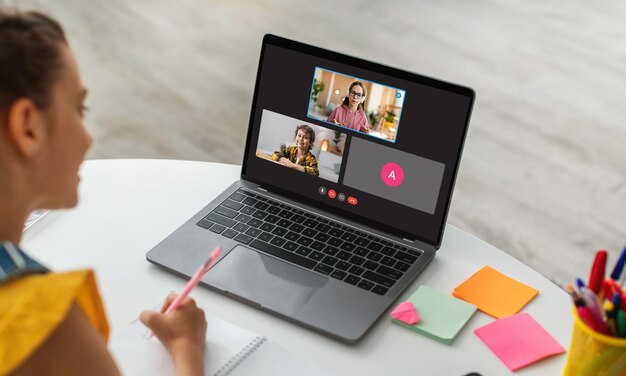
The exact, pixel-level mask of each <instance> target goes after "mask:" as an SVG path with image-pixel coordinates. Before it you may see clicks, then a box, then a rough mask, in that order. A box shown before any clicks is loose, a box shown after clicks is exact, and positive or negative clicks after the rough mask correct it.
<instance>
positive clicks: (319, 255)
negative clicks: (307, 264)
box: [309, 251, 324, 261]
mask: <svg viewBox="0 0 626 376" xmlns="http://www.w3.org/2000/svg"><path fill="white" fill-rule="evenodd" d="M309 258H310V259H313V260H316V261H320V260H321V259H323V258H324V254H323V253H322V252H318V251H313V252H311V254H310V255H309Z"/></svg>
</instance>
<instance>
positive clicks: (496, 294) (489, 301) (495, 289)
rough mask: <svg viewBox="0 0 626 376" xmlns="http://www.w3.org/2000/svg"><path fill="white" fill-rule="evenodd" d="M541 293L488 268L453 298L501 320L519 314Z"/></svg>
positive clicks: (469, 280)
mask: <svg viewBox="0 0 626 376" xmlns="http://www.w3.org/2000/svg"><path fill="white" fill-rule="evenodd" d="M538 293H539V291H538V290H536V289H534V288H532V287H530V286H527V285H525V284H523V283H521V282H518V281H516V280H514V279H513V278H510V277H507V276H506V275H504V274H502V273H500V272H499V271H497V270H495V269H493V268H491V267H489V266H484V267H483V268H482V269H480V270H479V271H477V272H476V273H474V275H472V276H471V277H469V278H468V279H466V280H465V281H464V282H463V283H461V284H460V285H458V286H457V287H456V288H455V289H454V291H452V295H454V296H456V297H457V298H459V299H463V300H465V301H466V302H468V303H471V304H473V305H475V306H476V307H478V309H479V310H481V311H483V312H485V313H486V314H488V315H491V316H493V317H495V318H498V319H500V318H502V317H506V316H510V315H514V314H516V313H517V312H519V311H520V310H521V309H522V308H523V307H524V306H525V305H526V304H528V302H530V301H531V300H532V299H533V298H534V297H535V296H536V295H537V294H538Z"/></svg>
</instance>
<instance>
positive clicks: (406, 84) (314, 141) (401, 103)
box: [244, 44, 471, 243]
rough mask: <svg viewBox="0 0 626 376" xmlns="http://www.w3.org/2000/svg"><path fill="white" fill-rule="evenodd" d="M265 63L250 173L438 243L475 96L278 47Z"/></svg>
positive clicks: (272, 48)
mask: <svg viewBox="0 0 626 376" xmlns="http://www.w3.org/2000/svg"><path fill="white" fill-rule="evenodd" d="M261 64H262V69H261V73H260V77H259V80H260V81H259V82H258V86H257V91H258V92H257V94H256V103H255V107H254V114H253V116H254V118H253V124H254V127H253V129H252V137H251V138H250V143H249V145H248V146H249V150H248V151H247V152H248V154H247V155H248V158H247V160H246V165H245V169H244V174H245V175H246V176H248V177H251V178H253V179H254V180H256V181H257V182H264V183H268V184H270V185H272V186H274V187H278V188H279V189H281V190H285V191H288V192H291V193H293V194H295V195H297V196H298V197H303V198H305V199H309V200H308V202H310V201H311V200H313V201H314V202H317V203H322V204H323V205H324V207H325V208H331V209H335V210H333V211H335V212H337V213H339V214H345V215H346V216H348V217H352V218H354V219H358V220H363V221H364V222H366V223H368V224H370V225H381V226H382V227H383V228H389V227H393V228H394V229H399V230H400V232H401V235H405V237H406V238H411V239H416V238H417V239H420V240H425V241H428V242H431V243H435V242H436V241H437V240H438V235H439V234H440V232H441V227H442V226H443V221H444V216H445V206H446V203H447V202H448V198H449V197H448V196H449V192H450V187H451V184H452V181H453V178H454V173H455V165H456V163H457V160H458V156H459V153H460V147H461V144H462V140H463V136H464V132H465V126H466V122H467V118H468V112H469V109H470V105H471V100H470V98H468V97H466V96H464V95H461V94H456V93H453V92H449V91H445V90H441V89H438V88H435V87H432V86H427V85H422V84H419V83H416V82H413V81H406V80H402V79H399V78H397V77H394V76H386V75H382V74H380V73H377V72H374V71H370V70H364V69H361V68H359V67H355V66H351V65H347V64H343V63H341V62H339V61H333V60H327V59H324V58H321V57H318V56H313V55H309V54H306V53H300V52H295V51H292V50H288V49H285V48H282V47H278V46H274V45H271V44H267V45H266V46H265V52H264V55H263V57H262V62H261ZM318 206H319V205H318ZM396 232H397V231H396Z"/></svg>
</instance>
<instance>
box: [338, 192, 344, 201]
mask: <svg viewBox="0 0 626 376" xmlns="http://www.w3.org/2000/svg"><path fill="white" fill-rule="evenodd" d="M337 200H339V201H340V202H344V201H346V195H345V193H340V194H338V195H337Z"/></svg>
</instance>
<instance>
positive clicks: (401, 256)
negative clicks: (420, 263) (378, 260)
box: [394, 251, 417, 264]
mask: <svg viewBox="0 0 626 376" xmlns="http://www.w3.org/2000/svg"><path fill="white" fill-rule="evenodd" d="M394 257H395V258H396V259H398V260H400V261H402V262H406V263H407V264H412V263H414V262H415V260H417V257H415V256H413V255H409V254H408V253H405V252H402V251H398V253H396V255H395V256H394Z"/></svg>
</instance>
